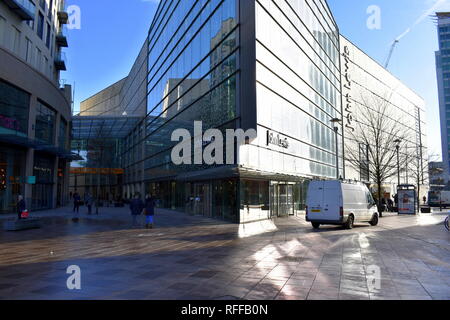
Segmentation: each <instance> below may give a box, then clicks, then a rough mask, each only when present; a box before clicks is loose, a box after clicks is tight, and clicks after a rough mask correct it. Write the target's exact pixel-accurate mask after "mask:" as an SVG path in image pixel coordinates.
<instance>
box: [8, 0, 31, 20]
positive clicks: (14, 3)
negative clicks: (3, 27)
mask: <svg viewBox="0 0 450 320" xmlns="http://www.w3.org/2000/svg"><path fill="white" fill-rule="evenodd" d="M3 2H4V3H5V4H6V5H7V6H8V7H9V8H10V9H11V10H12V11H14V12H15V13H16V14H17V15H18V16H19V17H20V18H21V19H22V20H34V15H35V14H36V6H35V5H34V3H33V2H31V1H30V0H3Z"/></svg>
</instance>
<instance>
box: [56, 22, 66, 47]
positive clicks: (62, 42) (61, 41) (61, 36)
mask: <svg viewBox="0 0 450 320" xmlns="http://www.w3.org/2000/svg"><path fill="white" fill-rule="evenodd" d="M66 33H67V28H66V27H65V26H61V27H60V28H59V30H58V33H57V34H56V45H57V46H59V47H62V48H67V47H68V46H69V44H68V43H67V37H66Z"/></svg>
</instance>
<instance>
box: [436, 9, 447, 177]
mask: <svg viewBox="0 0 450 320" xmlns="http://www.w3.org/2000/svg"><path fill="white" fill-rule="evenodd" d="M436 16H437V21H438V38H439V51H437V52H436V70H437V80H438V90H439V110H440V119H441V139H442V160H443V162H444V166H445V170H446V172H447V179H446V181H445V183H447V182H448V180H449V175H450V12H438V13H436Z"/></svg>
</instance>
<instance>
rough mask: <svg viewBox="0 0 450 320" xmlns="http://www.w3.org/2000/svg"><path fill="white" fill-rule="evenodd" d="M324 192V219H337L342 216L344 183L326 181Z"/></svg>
mask: <svg viewBox="0 0 450 320" xmlns="http://www.w3.org/2000/svg"><path fill="white" fill-rule="evenodd" d="M324 186H325V188H324V193H323V195H324V196H323V206H324V210H323V215H322V218H321V219H322V220H330V221H337V220H339V218H340V208H341V203H342V184H341V183H340V182H339V181H326V182H325V184H324Z"/></svg>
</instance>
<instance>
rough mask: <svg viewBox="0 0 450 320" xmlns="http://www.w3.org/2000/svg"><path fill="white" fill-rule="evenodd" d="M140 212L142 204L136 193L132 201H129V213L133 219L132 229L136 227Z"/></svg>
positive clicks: (142, 207) (142, 208)
mask: <svg viewBox="0 0 450 320" xmlns="http://www.w3.org/2000/svg"><path fill="white" fill-rule="evenodd" d="M142 210H144V202H143V201H142V200H141V197H140V195H139V193H136V195H135V196H134V199H133V200H131V201H130V211H131V216H132V218H133V220H132V225H131V226H132V227H135V226H137V225H138V221H137V219H138V217H139V216H140V215H141V213H142Z"/></svg>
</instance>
